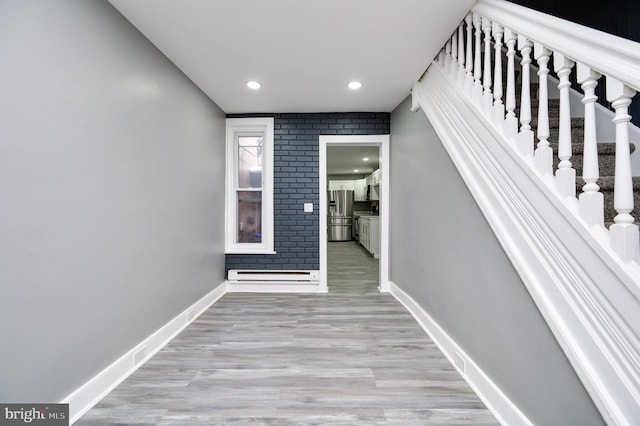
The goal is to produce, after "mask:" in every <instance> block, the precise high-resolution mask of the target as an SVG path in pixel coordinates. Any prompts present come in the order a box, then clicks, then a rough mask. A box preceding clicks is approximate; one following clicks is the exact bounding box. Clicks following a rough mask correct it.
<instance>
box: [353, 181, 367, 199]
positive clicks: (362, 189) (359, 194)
mask: <svg viewBox="0 0 640 426" xmlns="http://www.w3.org/2000/svg"><path fill="white" fill-rule="evenodd" d="M353 184H354V188H353V191H354V192H353V201H367V180H366V179H365V178H362V179H358V180H354V181H353Z"/></svg>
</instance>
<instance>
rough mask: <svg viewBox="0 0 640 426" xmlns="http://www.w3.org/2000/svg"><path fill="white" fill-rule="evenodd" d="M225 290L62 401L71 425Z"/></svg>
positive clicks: (215, 291) (212, 294) (180, 316)
mask: <svg viewBox="0 0 640 426" xmlns="http://www.w3.org/2000/svg"><path fill="white" fill-rule="evenodd" d="M225 292H226V285H225V283H222V284H220V285H218V286H217V287H216V288H214V289H213V290H211V291H210V292H209V293H207V294H206V295H205V296H203V297H202V298H201V299H199V300H198V301H196V302H195V303H194V304H193V305H191V306H190V307H189V308H187V309H185V310H184V311H182V312H181V313H180V314H178V315H176V316H175V317H174V318H173V319H172V320H171V321H169V322H168V323H166V324H165V325H163V326H162V327H160V328H159V329H158V330H157V331H156V332H155V333H153V334H152V335H150V336H149V337H147V338H146V339H144V340H143V341H142V342H140V343H139V344H137V345H136V346H135V347H133V348H131V349H130V350H129V351H127V352H126V353H125V354H124V355H122V356H121V357H120V358H118V359H117V360H115V361H114V362H113V363H112V364H111V365H109V366H108V367H106V368H105V369H104V370H102V371H101V372H99V373H98V374H96V375H95V376H94V377H93V378H91V379H90V380H89V381H88V382H86V383H85V384H83V385H82V386H80V387H79V388H78V389H76V390H75V391H73V392H72V393H71V394H70V395H68V396H67V397H66V398H64V399H63V400H62V403H64V404H69V417H70V424H73V423H75V422H76V421H78V419H80V417H82V416H83V415H84V414H85V413H86V412H87V411H89V410H90V409H91V408H92V407H93V406H95V405H96V404H97V403H98V402H99V401H100V400H101V399H102V398H104V397H105V396H106V395H107V394H108V393H109V392H111V391H112V390H113V389H115V388H116V386H118V385H119V384H120V383H122V382H123V381H124V380H125V379H126V378H127V377H129V376H130V375H131V374H133V373H134V372H135V371H136V370H137V369H138V368H140V367H141V366H142V365H143V364H144V363H145V362H147V361H148V360H149V359H150V358H151V357H152V356H154V355H155V354H156V353H157V352H158V351H159V350H160V349H162V348H163V347H165V346H166V345H167V344H168V343H169V342H170V341H171V340H172V339H173V338H174V337H176V336H177V335H178V334H179V333H180V332H181V331H182V330H184V329H185V328H186V327H187V326H188V325H189V324H191V323H192V322H193V321H194V320H195V319H196V318H198V316H200V315H201V314H202V313H203V312H204V311H206V310H207V309H208V308H209V307H210V306H211V305H213V304H214V303H215V302H216V301H217V300H218V299H220V297H222V296H223V295H224V294H225Z"/></svg>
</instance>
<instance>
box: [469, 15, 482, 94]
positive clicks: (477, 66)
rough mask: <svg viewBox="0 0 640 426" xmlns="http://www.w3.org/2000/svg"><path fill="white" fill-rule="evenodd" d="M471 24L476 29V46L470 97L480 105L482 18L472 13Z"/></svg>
mask: <svg viewBox="0 0 640 426" xmlns="http://www.w3.org/2000/svg"><path fill="white" fill-rule="evenodd" d="M473 26H474V28H475V30H476V38H475V40H476V43H475V46H476V48H475V49H474V52H473V56H474V61H473V93H472V94H471V98H472V99H473V101H474V102H475V103H476V105H480V102H481V100H482V62H481V56H480V46H481V45H482V44H481V43H482V18H481V17H480V15H478V14H477V13H474V14H473Z"/></svg>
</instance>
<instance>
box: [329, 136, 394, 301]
mask: <svg viewBox="0 0 640 426" xmlns="http://www.w3.org/2000/svg"><path fill="white" fill-rule="evenodd" d="M389 140H390V138H389V135H320V149H319V156H320V167H319V174H320V179H319V180H320V192H319V195H320V203H319V205H320V208H319V215H320V220H319V223H320V229H319V236H320V289H319V290H320V291H324V292H326V291H328V286H327V285H328V284H327V269H328V268H327V267H328V265H327V246H328V244H327V229H328V228H327V196H326V194H327V146H335V145H341V146H378V147H379V149H380V174H381V175H382V179H381V181H380V186H381V191H380V194H379V195H380V200H379V205H380V210H379V214H380V278H379V286H378V289H379V290H380V291H381V292H388V291H389V219H390V218H389V211H390V208H389V203H390V197H389V183H390V179H389V170H390V167H389V166H390V161H389V152H390V149H389Z"/></svg>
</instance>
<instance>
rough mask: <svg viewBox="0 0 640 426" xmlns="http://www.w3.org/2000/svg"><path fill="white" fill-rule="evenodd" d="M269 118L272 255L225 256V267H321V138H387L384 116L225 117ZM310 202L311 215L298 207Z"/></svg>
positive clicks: (295, 268)
mask: <svg viewBox="0 0 640 426" xmlns="http://www.w3.org/2000/svg"><path fill="white" fill-rule="evenodd" d="M228 117H273V118H274V158H273V161H274V171H273V198H274V199H273V203H274V206H273V214H274V223H273V232H274V249H275V251H276V254H268V255H255V254H251V255H249V254H229V255H227V261H226V268H227V270H229V269H236V268H237V269H293V270H300V269H309V270H317V269H320V236H319V228H320V224H319V218H318V210H319V208H320V204H319V203H320V199H319V195H318V190H319V188H318V187H319V185H320V183H319V178H320V177H319V167H320V159H319V157H318V150H319V148H320V135H387V134H389V113H388V112H335V113H298V114H296V113H286V114H229V115H228ZM304 203H313V205H314V208H313V213H311V214H309V213H304V211H303V204H304Z"/></svg>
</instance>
